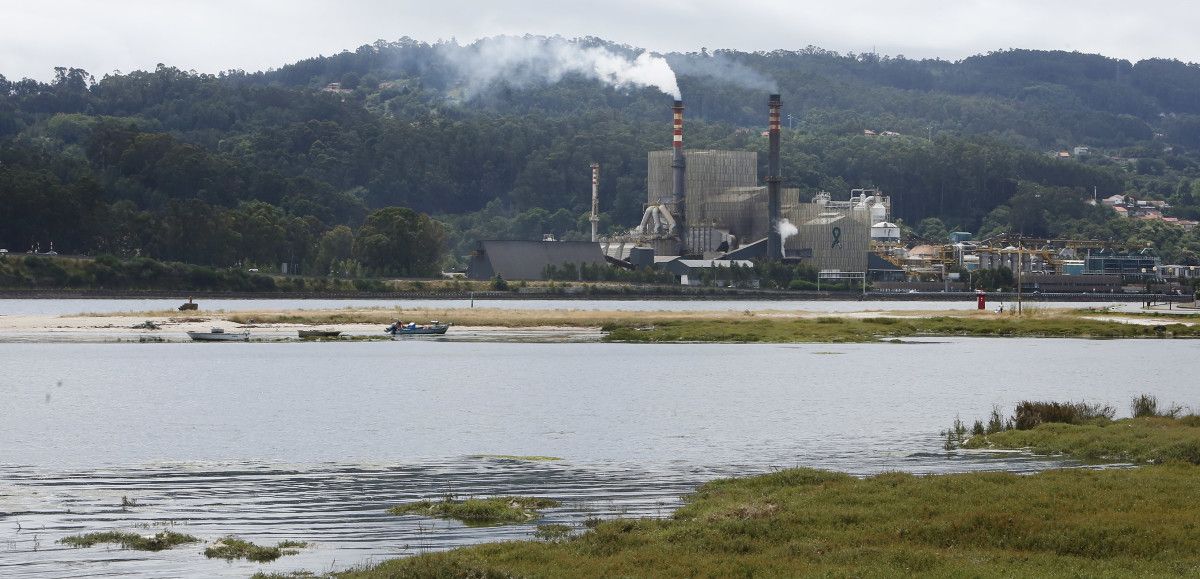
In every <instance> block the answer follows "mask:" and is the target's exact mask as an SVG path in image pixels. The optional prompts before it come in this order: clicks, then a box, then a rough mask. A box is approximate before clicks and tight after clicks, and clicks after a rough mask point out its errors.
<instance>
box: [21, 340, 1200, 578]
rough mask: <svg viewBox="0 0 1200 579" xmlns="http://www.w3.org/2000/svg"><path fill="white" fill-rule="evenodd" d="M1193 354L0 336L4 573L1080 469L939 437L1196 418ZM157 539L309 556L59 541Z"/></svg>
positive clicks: (335, 561)
mask: <svg viewBox="0 0 1200 579" xmlns="http://www.w3.org/2000/svg"><path fill="white" fill-rule="evenodd" d="M1196 347H1197V346H1196V343H1195V342H1192V341H1185V340H1176V341H1169V340H1167V341H1152V340H1142V341H1134V340H1122V341H1089V340H1051V339H1043V340H1024V339H955V340H945V341H938V342H926V343H905V344H890V343H889V344H882V343H881V344H855V345H831V344H814V345H633V344H605V343H584V344H573V343H564V344H507V343H449V342H421V341H405V342H362V343H336V342H331V343H250V344H193V343H179V344H62V343H57V344H0V368H2V369H3V372H0V399H2V400H3V404H0V576H3V577H68V576H79V575H84V574H87V575H109V576H129V575H148V576H156V577H184V576H234V577H244V576H248V575H250V574H251V573H253V572H255V571H258V570H264V571H273V572H286V571H290V570H297V569H307V570H311V571H327V570H330V569H344V568H346V567H348V566H352V565H356V564H361V563H364V562H369V561H378V560H381V559H385V558H390V557H395V556H402V555H408V554H413V553H420V552H424V551H427V550H437V549H445V548H449V547H453V546H457V545H463V544H469V543H475V542H481V541H493V540H500V539H513V538H526V537H529V536H531V534H532V532H533V530H534V528H535V526H534V525H533V524H528V525H513V526H504V527H484V528H469V527H465V526H463V525H461V524H459V523H457V522H452V521H438V520H430V519H424V518H421V517H415V516H392V515H388V514H387V513H386V512H385V510H386V509H387V507H389V506H391V505H394V504H398V503H402V502H406V501H412V500H419V499H427V498H429V499H437V498H440V497H441V496H443V495H445V494H454V495H458V496H480V495H483V496H486V495H497V494H501V495H508V494H513V495H537V496H546V497H550V498H554V499H557V500H560V501H562V503H563V506H562V507H560V508H555V509H550V510H548V511H547V512H546V516H545V518H544V519H543V520H542V521H540V522H542V523H565V524H570V525H579V524H580V523H581V522H582V521H583V520H585V519H587V518H590V517H614V516H622V515H624V516H667V515H669V514H670V512H671V510H672V509H674V508H675V507H677V506H678V505H679V501H680V498H681V497H682V496H683V495H685V494H687V493H688V492H690V491H691V490H693V489H694V488H695V487H696V486H697V485H699V484H701V483H703V482H704V481H707V480H711V479H713V478H717V477H724V476H738V475H749V474H755V473H762V472H767V471H770V470H772V469H777V468H784V467H792V466H811V467H818V468H826V469H832V470H840V471H846V472H850V473H854V474H861V475H866V474H871V473H877V472H881V471H888V470H903V471H909V472H916V473H941V472H957V471H965V470H978V469H1006V470H1016V471H1029V470H1037V469H1042V468H1047V467H1053V466H1064V465H1065V464H1069V463H1063V462H1054V461H1049V460H1044V459H1034V458H1030V457H1027V456H1022V455H1011V454H1008V455H1004V454H999V455H997V454H977V453H970V452H947V451H944V450H943V449H942V446H941V445H942V439H941V438H940V437H939V435H938V431H939V430H941V429H944V428H945V427H947V426H949V424H950V423H951V422H952V421H953V420H954V418H955V417H956V416H962V417H963V419H964V420H967V421H968V422H969V420H970V419H973V418H976V417H984V416H986V415H987V413H989V412H990V411H991V409H992V407H993V405H1001V406H1002V408H1003V409H1004V410H1005V412H1009V411H1011V407H1012V405H1013V404H1014V403H1015V402H1017V401H1019V400H1022V399H1039V400H1045V399H1054V400H1081V399H1086V400H1088V401H1095V402H1106V403H1111V404H1113V405H1115V406H1116V407H1117V408H1119V409H1122V410H1123V409H1124V408H1125V407H1126V405H1127V403H1128V400H1129V399H1130V398H1132V397H1133V396H1134V395H1136V394H1139V393H1141V392H1151V393H1154V394H1157V395H1158V396H1159V398H1160V399H1162V400H1164V401H1174V402H1178V403H1181V404H1184V405H1195V404H1196V403H1197V402H1200V401H1197V400H1196V399H1195V397H1196V396H1197V394H1196V392H1195V388H1194V384H1192V381H1190V380H1186V379H1179V377H1180V376H1188V375H1191V374H1192V373H1193V369H1192V367H1191V366H1192V364H1191V360H1192V359H1193V357H1194V356H1195V353H1196ZM1149 368H1153V369H1154V371H1153V372H1149V373H1148V372H1147V369H1149ZM1149 376H1158V377H1161V378H1162V380H1161V383H1150V382H1148V381H1147V379H1148V377H1149ZM495 455H540V456H551V457H558V458H561V460H556V461H528V460H519V459H512V458H501V457H498V456H495ZM123 499H127V502H132V503H135V504H132V505H128V504H127V506H122V502H123ZM162 528H169V529H172V530H176V531H179V532H184V533H190V534H193V535H196V536H198V537H200V538H202V539H204V540H206V541H213V540H216V539H218V538H220V537H223V536H227V535H236V536H238V537H241V538H245V539H248V540H252V541H255V542H258V543H274V542H277V541H280V540H283V539H294V540H301V541H309V542H311V543H312V544H313V545H312V546H311V547H309V548H306V549H304V550H302V551H301V553H300V554H298V555H295V556H289V557H283V558H281V559H279V560H277V561H276V562H274V563H268V564H259V563H249V562H234V563H226V562H224V561H221V560H208V559H206V558H205V557H204V556H203V555H202V554H201V551H202V550H203V546H202V545H188V546H182V547H177V548H175V549H173V550H169V551H163V552H158V553H145V552H139V551H127V550H119V549H116V548H108V547H94V548H87V549H73V548H68V547H65V546H63V545H61V544H58V543H57V541H58V540H59V539H61V538H63V537H64V536H67V535H71V534H76V533H82V532H91V531H97V530H109V529H120V530H133V531H137V532H143V533H150V532H153V531H155V530H158V529H162Z"/></svg>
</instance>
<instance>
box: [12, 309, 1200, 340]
mask: <svg viewBox="0 0 1200 579" xmlns="http://www.w3.org/2000/svg"><path fill="white" fill-rule="evenodd" d="M201 307H202V308H203V305H201ZM1120 313H1121V312H1110V311H1109V310H1107V309H1104V308H1054V309H1050V308H1046V309H1042V308H1036V307H1032V306H1031V307H1027V308H1026V309H1025V312H1024V314H1022V315H1016V314H1014V313H1012V312H1005V313H1003V314H998V313H995V312H992V311H978V310H864V311H845V312H818V311H805V310H743V311H730V310H725V311H712V310H695V311H665V310H659V311H611V310H609V311H604V310H573V309H508V308H494V307H493V308H485V307H480V308H466V307H456V308H437V307H420V308H403V307H393V308H387V307H346V308H340V309H319V310H304V309H297V310H257V311H235V312H225V311H221V310H216V311H207V310H203V309H202V310H200V311H194V312H178V311H173V310H160V311H143V312H108V313H91V314H77V315H62V316H54V315H40V316H38V315H30V316H7V317H5V318H4V319H3V323H0V341H2V340H5V339H14V340H20V341H38V340H46V341H73V340H92V341H96V340H98V341H134V342H138V341H169V339H170V338H172V337H179V336H176V334H177V333H178V332H179V331H181V330H189V329H196V330H204V329H207V328H208V327H209V326H223V327H225V328H226V330H233V329H237V330H241V329H250V331H251V332H252V333H255V334H256V336H257V338H258V339H257V340H256V341H289V340H291V341H296V340H297V339H298V337H297V336H296V330H298V329H305V328H311V327H318V328H324V329H332V330H337V331H340V332H342V336H341V337H339V338H338V340H330V341H355V340H358V341H361V340H370V339H373V338H379V337H380V335H381V334H380V330H381V329H382V327H383V326H386V325H388V324H391V323H392V322H394V321H395V320H397V319H399V320H406V321H409V320H412V321H425V320H441V321H443V322H449V323H451V324H452V325H453V326H454V327H457V328H459V331H458V332H459V333H458V335H457V336H456V334H455V330H453V329H452V330H451V332H450V333H449V334H447V335H446V336H440V337H439V340H447V341H455V340H457V339H469V340H477V341H478V340H482V341H544V342H559V341H572V340H580V339H582V340H584V341H605V342H618V343H725V344H737V343H762V344H797V343H810V344H821V343H877V342H903V341H906V340H909V339H930V338H962V337H1017V338H1083V339H1146V338H1151V339H1171V338H1200V316H1198V315H1197V314H1192V313H1177V312H1176V313H1171V312H1165V311H1164V312H1162V313H1161V314H1160V315H1158V316H1146V315H1129V316H1124V315H1120ZM1138 314H1140V312H1138ZM72 330H74V334H73V333H72ZM530 331H532V333H530ZM525 334H528V335H525ZM584 334H586V335H584ZM180 339H181V340H182V338H181V337H180Z"/></svg>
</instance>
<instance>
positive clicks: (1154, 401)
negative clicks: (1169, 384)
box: [1129, 394, 1183, 418]
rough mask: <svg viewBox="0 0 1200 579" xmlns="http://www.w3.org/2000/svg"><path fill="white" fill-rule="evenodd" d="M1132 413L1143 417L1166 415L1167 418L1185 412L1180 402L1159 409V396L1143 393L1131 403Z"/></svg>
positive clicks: (1134, 415)
mask: <svg viewBox="0 0 1200 579" xmlns="http://www.w3.org/2000/svg"><path fill="white" fill-rule="evenodd" d="M1129 409H1130V414H1131V415H1132V416H1133V417H1134V418H1143V417H1146V416H1165V417H1167V418H1178V417H1179V416H1180V415H1181V414H1183V407H1182V406H1180V405H1178V404H1170V405H1168V406H1166V407H1165V408H1163V409H1162V410H1159V408H1158V397H1157V396H1152V395H1150V394H1142V395H1140V396H1138V397H1137V398H1134V399H1133V402H1131V403H1130V404H1129Z"/></svg>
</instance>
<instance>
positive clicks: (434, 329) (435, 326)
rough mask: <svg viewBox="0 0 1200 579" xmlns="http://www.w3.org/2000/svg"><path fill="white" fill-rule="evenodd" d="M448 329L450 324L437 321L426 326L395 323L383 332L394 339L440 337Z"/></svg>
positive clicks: (411, 323)
mask: <svg viewBox="0 0 1200 579" xmlns="http://www.w3.org/2000/svg"><path fill="white" fill-rule="evenodd" d="M448 329H450V324H443V323H441V322H439V321H437V320H432V321H430V322H429V323H428V324H418V323H416V322H409V323H407V324H402V323H400V322H396V323H394V324H392V325H390V326H388V327H386V328H384V329H383V331H384V332H386V333H388V334H391V335H392V337H393V338H395V337H396V336H428V335H440V334H445V333H446V330H448Z"/></svg>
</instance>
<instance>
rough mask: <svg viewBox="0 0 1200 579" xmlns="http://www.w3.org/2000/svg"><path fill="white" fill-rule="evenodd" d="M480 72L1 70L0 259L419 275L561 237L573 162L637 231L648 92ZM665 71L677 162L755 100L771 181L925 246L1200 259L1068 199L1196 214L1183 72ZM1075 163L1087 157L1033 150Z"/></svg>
mask: <svg viewBox="0 0 1200 579" xmlns="http://www.w3.org/2000/svg"><path fill="white" fill-rule="evenodd" d="M578 44H579V45H583V46H589V47H603V48H604V49H606V50H610V51H613V52H615V53H618V54H627V55H633V54H635V53H636V51H635V50H634V49H632V48H629V47H622V46H614V45H611V44H609V43H605V42H604V41H601V40H598V39H583V40H580V41H578ZM479 53H480V52H479V47H478V46H477V45H471V46H458V45H456V44H446V43H441V44H425V43H420V42H416V41H411V40H407V39H405V40H401V41H397V42H382V41H381V42H377V43H375V44H373V45H368V46H363V47H360V48H359V49H357V50H355V51H353V52H349V51H347V52H343V53H341V54H336V55H333V56H329V57H317V58H312V59H308V60H304V61H301V62H297V63H294V64H290V65H286V66H283V67H281V68H279V69H277V70H272V71H266V72H254V73H248V72H243V71H230V72H226V73H222V74H219V75H207V74H197V73H192V72H187V71H181V70H177V69H175V68H172V67H170V66H167V65H160V66H159V67H158V68H157V69H156V70H154V71H137V72H132V73H127V74H117V73H113V74H108V75H105V76H103V77H100V78H96V77H93V76H92V75H90V74H88V73H87V72H86V71H82V70H78V69H73V68H62V69H57V70H56V73H57V74H56V77H55V79H54V80H53V81H51V82H49V83H40V82H36V81H33V80H28V79H26V80H10V79H6V78H4V77H2V76H0V247H4V248H8V249H9V250H10V251H24V250H26V249H28V248H30V247H32V246H34V245H38V246H40V248H41V249H42V250H43V251H44V250H46V249H47V248H48V246H49V243H50V242H53V243H54V246H55V249H56V250H58V251H59V252H60V253H65V252H71V253H84V254H101V253H109V254H114V255H118V256H124V255H135V254H140V255H143V256H151V257H156V258H162V259H171V260H180V261H188V262H193V263H201V264H207V265H218V266H226V265H232V264H237V263H241V264H256V265H261V266H268V265H267V264H279V263H282V262H288V263H291V264H296V265H300V266H301V267H302V269H303V270H304V271H306V272H310V273H326V272H330V271H339V272H352V271H367V272H374V273H380V274H388V275H393V274H395V275H417V274H430V273H434V272H436V271H437V269H438V267H439V266H441V265H445V264H446V263H444V262H442V263H439V259H441V258H442V256H443V252H445V254H446V255H447V256H448V260H449V261H454V260H455V259H457V256H460V255H461V254H462V253H463V252H464V251H465V249H466V247H467V245H466V244H467V243H468V242H470V241H471V240H474V239H478V238H483V237H507V238H538V237H540V235H541V234H542V233H546V232H553V233H556V234H558V235H560V236H564V237H568V238H570V237H573V236H579V235H582V232H583V231H585V230H586V229H587V224H586V216H585V215H584V212H585V211H586V208H587V207H588V205H589V199H588V195H589V192H590V172H589V169H588V165H589V163H590V162H592V161H598V162H600V163H601V165H602V167H603V179H602V183H601V196H602V198H601V199H602V200H601V208H602V210H603V211H604V213H605V215H604V220H603V223H604V225H605V227H610V228H613V229H618V228H625V227H628V226H630V225H632V224H634V223H635V222H636V220H637V218H638V216H639V215H640V212H641V209H642V203H643V201H644V199H645V193H644V187H645V176H646V167H645V164H646V162H645V159H646V152H647V151H648V150H652V149H662V148H666V147H667V146H669V143H670V135H669V131H668V125H669V109H668V106H669V104H670V97H668V96H666V95H664V94H663V93H662V92H660V91H659V90H657V89H655V88H651V87H641V88H639V87H631V86H620V87H614V86H609V85H606V84H604V83H602V82H600V81H598V80H594V79H591V78H588V77H585V76H582V75H576V74H571V73H567V74H564V75H562V76H561V78H555V79H553V80H554V82H546V81H544V79H543V81H539V77H538V76H537V75H532V76H530V75H508V76H501V77H490V78H487V79H486V81H485V82H481V81H480V80H479V78H477V77H475V76H472V70H471V69H470V67H469V64H464V63H471V62H473V61H472V60H471V58H472V57H473V56H475V55H477V54H479ZM666 58H667V60H668V61H669V62H670V63H671V66H672V68H673V69H674V70H675V71H676V72H678V73H679V86H680V88H681V90H682V93H683V98H684V99H685V102H686V103H687V105H688V113H687V117H688V125H687V131H686V140H687V145H688V146H689V147H695V148H710V147H711V148H735V149H748V150H759V151H765V147H766V142H765V141H766V140H765V139H764V138H762V136H761V130H762V129H763V128H764V125H765V120H766V111H765V109H766V106H765V103H766V95H767V93H768V92H769V91H771V90H773V89H777V90H778V91H779V92H781V93H782V95H783V99H784V102H785V113H786V114H788V116H787V117H786V118H785V126H786V127H788V128H789V130H786V131H785V137H784V144H783V156H784V159H783V161H784V165H783V172H784V175H785V184H786V185H788V186H796V187H800V188H801V189H802V190H803V191H805V192H806V193H809V194H811V193H815V192H816V191H819V190H822V189H824V190H828V191H830V192H833V193H834V194H835V195H836V194H844V192H845V191H846V190H847V189H849V188H851V187H867V186H877V187H880V188H883V189H884V190H885V191H886V192H888V193H889V194H891V195H892V196H893V200H894V202H895V211H896V215H897V217H899V218H900V219H902V220H903V221H904V222H906V223H907V224H909V225H910V226H913V227H914V228H915V229H916V230H917V232H918V233H924V234H927V235H935V234H937V233H939V232H941V231H942V230H944V229H965V230H968V231H976V232H980V233H984V234H986V233H994V232H1001V231H1022V232H1024V233H1026V234H1028V235H1088V236H1092V237H1099V238H1104V239H1116V240H1124V241H1128V242H1130V243H1131V244H1142V245H1144V244H1146V243H1152V244H1154V245H1155V246H1156V247H1157V248H1158V249H1159V250H1160V251H1161V252H1163V253H1164V257H1166V258H1167V259H1168V260H1171V261H1181V262H1185V263H1200V261H1197V258H1198V257H1200V239H1198V238H1197V235H1200V234H1197V233H1194V232H1184V231H1183V230H1182V229H1180V228H1179V227H1176V226H1172V225H1168V224H1165V223H1162V222H1155V223H1150V222H1138V221H1134V220H1123V221H1122V220H1118V219H1116V218H1114V217H1112V212H1111V211H1110V210H1108V209H1106V208H1098V207H1090V206H1088V205H1085V204H1084V203H1083V201H1084V200H1086V199H1092V198H1093V195H1098V196H1099V197H1101V198H1102V197H1105V196H1107V195H1112V194H1116V193H1126V194H1132V195H1135V196H1137V197H1138V198H1145V199H1161V200H1165V201H1168V202H1169V203H1171V204H1172V205H1173V206H1174V207H1173V209H1171V211H1172V214H1173V215H1176V216H1180V217H1191V218H1195V217H1198V216H1200V98H1198V97H1197V95H1200V67H1198V66H1196V65H1193V64H1184V63H1180V62H1177V61H1172V60H1147V61H1141V62H1138V63H1129V62H1127V61H1122V60H1116V59H1110V58H1105V57H1102V56H1097V55H1084V54H1077V53H1063V52H1037V51H1024V50H1012V51H1004V52H998V53H992V54H987V55H980V56H976V57H972V58H968V59H966V60H963V61H961V62H946V61H940V60H920V61H917V60H908V59H904V58H900V57H897V58H885V57H879V56H877V55H873V54H866V55H840V54H836V53H832V52H828V51H823V50H820V49H813V48H810V49H806V50H801V51H774V52H769V53H742V52H735V51H714V52H708V51H701V52H699V53H688V54H670V55H666ZM478 65H479V62H475V65H474V66H478ZM0 72H2V71H0ZM526 72H528V71H526ZM330 83H338V85H337V86H336V87H331V86H330ZM868 129H869V130H872V131H876V132H879V133H882V132H884V131H890V132H893V133H898V134H897V135H891V136H867V135H864V130H868ZM1075 146H1087V147H1089V148H1090V154H1089V155H1086V156H1082V157H1072V158H1069V159H1056V158H1052V157H1051V156H1050V155H1048V154H1047V153H1049V152H1054V151H1059V150H1064V149H1071V148H1073V147H1075ZM762 162H763V163H765V157H764V158H762ZM389 207H392V208H393V209H386V210H385V208H389ZM400 207H402V208H406V209H400ZM429 216H432V218H430V217H429Z"/></svg>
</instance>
